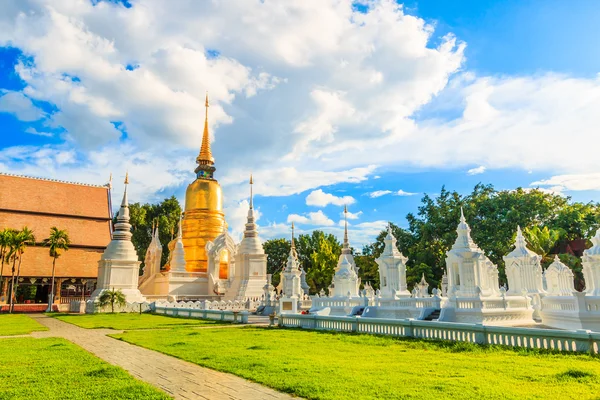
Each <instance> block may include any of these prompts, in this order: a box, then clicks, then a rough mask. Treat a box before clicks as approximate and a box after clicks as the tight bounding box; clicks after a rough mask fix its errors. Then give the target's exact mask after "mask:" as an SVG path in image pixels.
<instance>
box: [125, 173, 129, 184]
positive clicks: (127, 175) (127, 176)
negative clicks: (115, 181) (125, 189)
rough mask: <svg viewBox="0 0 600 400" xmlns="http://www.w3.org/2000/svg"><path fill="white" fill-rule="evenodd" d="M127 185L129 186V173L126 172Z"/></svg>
mask: <svg viewBox="0 0 600 400" xmlns="http://www.w3.org/2000/svg"><path fill="white" fill-rule="evenodd" d="M125 184H126V185H129V171H127V172H125Z"/></svg>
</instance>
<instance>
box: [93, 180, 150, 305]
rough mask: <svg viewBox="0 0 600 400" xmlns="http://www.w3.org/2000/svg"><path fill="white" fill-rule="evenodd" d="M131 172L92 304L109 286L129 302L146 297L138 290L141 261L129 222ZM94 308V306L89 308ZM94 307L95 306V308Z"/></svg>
mask: <svg viewBox="0 0 600 400" xmlns="http://www.w3.org/2000/svg"><path fill="white" fill-rule="evenodd" d="M128 184H129V176H128V175H126V176H125V192H124V194H123V201H122V202H121V208H120V209H119V214H118V216H117V223H116V224H115V231H114V232H113V235H112V240H111V242H110V243H109V244H108V246H107V247H106V250H104V253H103V254H102V257H101V258H100V261H98V285H97V286H96V290H95V291H94V293H92V296H91V297H90V300H89V303H88V304H94V302H95V301H96V300H97V299H98V297H99V296H100V295H101V294H102V292H104V291H105V290H120V291H121V292H123V294H124V295H125V297H126V298H127V302H128V303H133V302H144V301H146V299H145V297H144V296H142V294H141V293H140V291H139V290H138V277H139V271H140V264H141V263H140V261H139V260H138V256H137V253H136V251H135V248H134V247H133V243H132V242H131V225H130V224H129V204H128V201H127V185H128ZM88 310H90V308H88ZM92 310H93V308H92Z"/></svg>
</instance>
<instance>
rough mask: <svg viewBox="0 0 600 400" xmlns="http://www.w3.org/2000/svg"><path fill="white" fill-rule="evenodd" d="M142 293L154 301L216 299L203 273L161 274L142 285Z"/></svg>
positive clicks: (165, 272)
mask: <svg viewBox="0 0 600 400" xmlns="http://www.w3.org/2000/svg"><path fill="white" fill-rule="evenodd" d="M140 290H141V292H142V293H143V294H144V295H146V296H149V297H152V298H153V299H158V298H160V299H165V300H166V299H171V300H177V299H198V300H199V299H214V298H216V297H217V296H216V295H215V294H211V293H208V278H207V276H206V274H205V273H202V272H167V271H164V272H159V273H157V274H155V275H154V276H151V277H149V278H148V279H147V280H145V281H144V282H143V283H142V284H141V285H140Z"/></svg>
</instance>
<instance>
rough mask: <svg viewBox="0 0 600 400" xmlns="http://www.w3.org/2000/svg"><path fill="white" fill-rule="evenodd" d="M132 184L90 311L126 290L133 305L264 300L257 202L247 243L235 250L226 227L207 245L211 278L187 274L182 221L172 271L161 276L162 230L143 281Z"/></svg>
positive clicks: (247, 230) (102, 264)
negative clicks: (222, 267)
mask: <svg viewBox="0 0 600 400" xmlns="http://www.w3.org/2000/svg"><path fill="white" fill-rule="evenodd" d="M128 183H129V182H128V179H127V178H126V179H125V192H124V194H123V200H122V202H121V207H120V209H119V213H118V215H117V223H116V224H115V230H114V232H113V235H112V240H111V242H110V243H109V245H108V246H107V248H106V250H105V251H104V253H103V254H102V257H101V260H100V261H99V262H98V283H97V286H96V290H95V291H94V293H92V296H91V298H90V300H89V301H88V302H87V306H86V312H94V311H95V310H96V306H95V301H96V300H97V299H98V297H99V296H100V295H101V294H102V293H103V292H104V291H106V290H121V291H122V292H123V294H124V295H125V297H126V299H127V302H128V303H142V302H146V301H153V300H159V299H161V300H162V299H170V300H173V299H175V300H177V299H182V298H183V299H191V298H196V299H201V298H206V299H214V298H220V299H223V300H232V301H233V300H237V301H245V300H247V299H255V300H256V299H259V298H260V297H261V296H262V294H263V290H264V289H263V288H264V285H265V282H266V279H267V275H266V273H267V256H266V254H265V252H264V250H263V247H262V243H261V240H260V238H259V236H258V232H257V229H256V224H255V222H254V210H253V203H252V198H251V200H250V207H249V210H248V219H247V223H246V228H245V231H244V237H243V239H242V241H241V242H240V243H239V244H238V245H236V244H235V242H234V240H233V239H232V238H231V236H230V235H229V233H228V232H227V229H225V228H224V229H223V233H222V234H221V235H219V236H218V237H217V238H216V239H215V240H214V241H213V242H209V243H207V254H208V256H209V262H208V273H197V272H188V271H186V268H185V253H184V247H183V241H182V230H181V229H182V224H181V217H180V221H179V227H178V233H177V238H176V239H175V243H174V246H173V249H172V251H171V254H170V270H169V271H161V255H162V245H161V244H160V240H159V238H158V229H154V231H153V232H152V240H151V243H150V245H149V248H148V250H147V252H146V258H145V267H144V271H143V274H142V276H139V268H140V264H141V263H140V261H139V260H138V256H137V253H136V251H135V248H134V246H133V243H132V242H131V236H132V235H131V224H130V223H129V203H128V199H127V185H128ZM223 252H228V256H229V257H228V260H229V261H228V262H229V265H228V267H229V268H228V271H229V276H228V277H227V278H226V279H220V278H219V264H220V260H221V259H222V257H223Z"/></svg>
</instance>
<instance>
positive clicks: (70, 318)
mask: <svg viewBox="0 0 600 400" xmlns="http://www.w3.org/2000/svg"><path fill="white" fill-rule="evenodd" d="M52 316H53V317H54V318H57V319H60V320H61V321H64V322H68V323H71V324H74V325H77V326H80V327H82V328H87V329H97V328H108V329H118V330H129V329H157V328H174V327H178V326H190V325H215V324H218V323H220V322H219V321H207V320H200V319H187V318H177V317H167V316H164V315H153V314H136V313H118V314H103V313H102V314H56V315H52Z"/></svg>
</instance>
